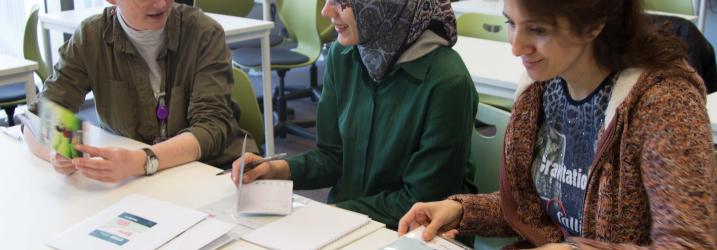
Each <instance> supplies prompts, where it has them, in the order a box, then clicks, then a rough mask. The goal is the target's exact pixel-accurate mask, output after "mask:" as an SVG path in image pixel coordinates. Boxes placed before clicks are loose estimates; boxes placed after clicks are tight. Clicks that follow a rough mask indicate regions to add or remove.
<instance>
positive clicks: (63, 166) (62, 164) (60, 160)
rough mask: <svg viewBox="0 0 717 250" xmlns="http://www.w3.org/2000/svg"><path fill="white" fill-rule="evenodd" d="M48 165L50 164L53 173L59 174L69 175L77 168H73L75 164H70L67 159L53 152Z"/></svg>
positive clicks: (69, 160)
mask: <svg viewBox="0 0 717 250" xmlns="http://www.w3.org/2000/svg"><path fill="white" fill-rule="evenodd" d="M50 163H51V164H52V167H53V168H55V171H57V172H58V173H60V174H64V175H71V174H73V173H74V172H75V171H77V168H76V167H75V164H73V163H72V160H71V159H68V158H67V157H64V156H62V155H61V154H58V153H56V152H54V151H52V152H51V153H50Z"/></svg>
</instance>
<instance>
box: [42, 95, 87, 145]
mask: <svg viewBox="0 0 717 250" xmlns="http://www.w3.org/2000/svg"><path fill="white" fill-rule="evenodd" d="M40 119H41V124H42V125H41V129H40V130H41V141H42V142H43V143H44V144H45V145H47V146H49V147H50V148H51V149H52V150H54V151H56V152H57V153H58V154H60V155H62V156H65V157H67V158H70V159H72V158H77V157H81V156H82V153H81V152H79V151H77V150H76V149H75V146H74V145H77V144H82V120H80V118H78V117H77V115H75V113H73V112H72V111H70V110H68V109H66V108H64V107H62V106H60V105H58V104H57V103H54V102H52V101H49V100H47V99H43V100H42V101H41V102H40Z"/></svg>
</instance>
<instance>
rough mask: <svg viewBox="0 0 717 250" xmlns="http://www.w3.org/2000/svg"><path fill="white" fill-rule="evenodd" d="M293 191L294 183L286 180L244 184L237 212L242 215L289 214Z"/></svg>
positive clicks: (258, 181)
mask: <svg viewBox="0 0 717 250" xmlns="http://www.w3.org/2000/svg"><path fill="white" fill-rule="evenodd" d="M293 190H294V182H292V181H286V180H257V181H254V182H252V183H249V184H244V185H242V187H241V192H240V193H239V194H240V195H239V199H238V204H237V210H238V211H239V213H242V214H279V215H287V214H290V213H291V196H292V194H293V193H292V192H293Z"/></svg>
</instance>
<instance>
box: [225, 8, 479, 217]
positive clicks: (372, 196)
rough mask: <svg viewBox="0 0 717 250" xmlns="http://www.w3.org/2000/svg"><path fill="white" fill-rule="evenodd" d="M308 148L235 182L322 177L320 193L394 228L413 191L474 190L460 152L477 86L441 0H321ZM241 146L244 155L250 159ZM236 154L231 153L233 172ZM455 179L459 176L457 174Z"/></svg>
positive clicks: (437, 195)
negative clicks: (324, 46)
mask: <svg viewBox="0 0 717 250" xmlns="http://www.w3.org/2000/svg"><path fill="white" fill-rule="evenodd" d="M322 15H324V16H325V17H328V18H331V21H332V22H333V23H334V25H335V27H336V31H337V32H338V39H337V40H338V43H334V44H333V45H332V46H331V48H330V51H329V57H328V62H327V64H326V70H325V72H326V73H325V74H324V88H323V92H322V96H321V101H320V102H319V106H318V111H317V112H318V114H317V132H318V134H317V148H316V149H313V150H310V151H308V152H305V153H303V154H300V155H297V156H294V157H291V158H289V159H288V160H286V161H278V162H273V163H271V164H268V163H265V164H262V165H259V166H258V167H257V168H255V169H253V170H251V171H248V172H246V173H245V174H244V176H243V180H241V181H243V182H244V183H249V182H252V181H254V180H256V179H257V178H259V179H262V178H264V179H291V180H293V181H294V187H295V188H297V189H315V188H323V187H332V189H331V192H330V193H329V197H328V202H329V203H332V204H336V206H338V207H341V208H345V209H349V210H352V211H356V212H360V213H363V214H366V215H369V216H370V217H371V218H372V219H374V220H377V221H380V222H383V223H385V224H386V225H387V226H388V227H391V228H396V226H397V225H398V219H399V218H400V217H401V216H402V215H403V214H404V213H405V212H406V211H408V209H409V208H410V207H411V205H412V204H413V203H414V202H417V201H430V200H438V199H443V198H445V197H446V196H448V195H450V194H454V193H459V192H474V191H475V186H474V185H473V184H472V178H473V172H472V171H473V170H472V169H473V167H472V163H470V162H469V161H468V159H469V153H470V152H469V151H470V136H471V129H472V124H473V119H474V117H475V114H476V110H477V107H476V102H477V94H476V92H475V89H474V87H473V82H472V81H471V77H470V75H469V74H468V71H467V69H466V67H465V65H464V64H463V61H462V60H461V58H460V57H459V55H458V54H457V53H456V52H455V51H453V50H452V49H451V48H450V47H451V46H452V45H453V44H455V42H456V24H455V16H454V15H453V11H452V9H451V6H450V2H449V1H448V0H384V1H369V0H329V1H327V3H326V5H325V6H324V8H323V10H322ZM259 159H260V158H259V157H258V156H255V155H253V154H247V155H245V157H244V162H245V163H248V162H252V161H256V160H259ZM238 173H239V162H238V161H237V162H235V163H234V172H233V174H232V176H233V179H234V181H235V182H238V181H240V180H237V176H238ZM460 180H463V181H460Z"/></svg>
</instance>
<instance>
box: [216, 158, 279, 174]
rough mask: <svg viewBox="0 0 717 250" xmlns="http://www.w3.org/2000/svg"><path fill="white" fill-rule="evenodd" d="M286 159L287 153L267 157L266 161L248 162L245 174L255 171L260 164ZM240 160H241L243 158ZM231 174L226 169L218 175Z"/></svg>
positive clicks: (245, 166) (229, 170)
mask: <svg viewBox="0 0 717 250" xmlns="http://www.w3.org/2000/svg"><path fill="white" fill-rule="evenodd" d="M284 157H286V153H281V154H275V155H272V156H269V157H266V158H264V159H260V160H254V161H250V162H247V163H245V165H244V173H246V172H249V171H250V170H252V169H254V168H255V167H256V166H259V165H260V164H262V163H264V162H270V161H276V160H283V159H284ZM239 160H241V158H240V159H239ZM239 160H237V161H239ZM231 172H232V170H231V169H225V170H224V171H221V172H219V173H217V175H223V174H227V173H231Z"/></svg>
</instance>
